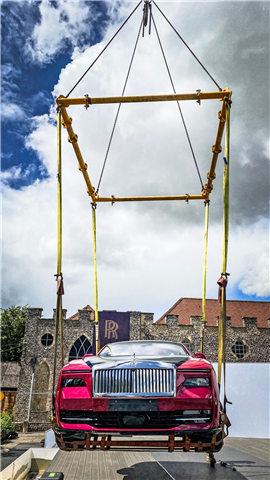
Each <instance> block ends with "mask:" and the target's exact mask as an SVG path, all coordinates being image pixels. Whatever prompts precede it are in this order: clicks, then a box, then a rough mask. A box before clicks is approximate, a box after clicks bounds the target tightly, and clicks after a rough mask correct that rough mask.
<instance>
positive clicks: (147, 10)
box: [142, 0, 152, 37]
mask: <svg viewBox="0 0 270 480" xmlns="http://www.w3.org/2000/svg"><path fill="white" fill-rule="evenodd" d="M151 16H152V5H151V1H149V0H144V7H143V31H142V36H143V37H144V29H145V27H147V24H148V19H149V31H148V33H149V35H150V34H151Z"/></svg>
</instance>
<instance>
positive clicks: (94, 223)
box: [92, 205, 100, 354]
mask: <svg viewBox="0 0 270 480" xmlns="http://www.w3.org/2000/svg"><path fill="white" fill-rule="evenodd" d="M92 225H93V252H94V276H95V279H94V281H95V332H96V354H97V353H98V351H99V345H100V342H99V323H98V283H97V247H96V237H97V233H96V232H97V228H96V206H95V205H93V206H92Z"/></svg>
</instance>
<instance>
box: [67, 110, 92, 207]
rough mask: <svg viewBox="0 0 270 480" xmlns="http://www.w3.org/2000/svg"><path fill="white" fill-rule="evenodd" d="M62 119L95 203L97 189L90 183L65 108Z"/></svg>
mask: <svg viewBox="0 0 270 480" xmlns="http://www.w3.org/2000/svg"><path fill="white" fill-rule="evenodd" d="M62 117H63V124H64V127H65V128H66V129H67V132H68V135H69V137H68V140H69V142H70V143H72V146H73V149H74V152H75V154H76V157H77V159H78V162H79V170H81V172H82V174H83V176H84V180H85V183H86V185H87V193H88V195H90V197H91V198H92V200H93V202H94V203H95V195H94V192H95V189H94V187H93V185H92V183H91V181H90V178H89V175H88V173H87V164H86V163H84V160H83V157H82V154H81V151H80V148H79V145H78V137H77V135H75V133H74V131H73V128H72V126H71V124H72V119H71V118H70V117H69V116H68V113H67V111H66V109H65V107H62Z"/></svg>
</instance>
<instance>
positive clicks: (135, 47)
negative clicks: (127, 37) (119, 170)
mask: <svg viewBox="0 0 270 480" xmlns="http://www.w3.org/2000/svg"><path fill="white" fill-rule="evenodd" d="M142 25H143V20H142V21H141V24H140V28H139V32H138V35H137V38H136V42H135V45H134V49H133V52H132V56H131V60H130V64H129V67H128V72H127V76H126V80H125V83H124V88H123V90H122V97H123V96H124V93H125V91H126V86H127V82H128V79H129V74H130V71H131V67H132V64H133V60H134V56H135V52H136V50H137V45H138V41H139V37H140V33H141V29H142ZM121 105H122V103H119V105H118V109H117V112H116V116H115V120H114V124H113V128H112V132H111V136H110V140H109V144H108V147H107V151H106V155H105V158H104V162H103V166H102V169H101V173H100V177H99V181H98V186H97V190H96V193H97V194H98V191H99V187H100V184H101V180H102V177H103V173H104V169H105V165H106V163H107V158H108V155H109V151H110V148H111V144H112V139H113V135H114V132H115V127H116V123H117V120H118V117H119V112H120V109H121Z"/></svg>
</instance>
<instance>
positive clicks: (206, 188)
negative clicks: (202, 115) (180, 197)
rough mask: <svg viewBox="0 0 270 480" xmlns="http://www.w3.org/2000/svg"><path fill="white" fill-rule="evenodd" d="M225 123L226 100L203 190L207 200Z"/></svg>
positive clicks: (211, 188)
mask: <svg viewBox="0 0 270 480" xmlns="http://www.w3.org/2000/svg"><path fill="white" fill-rule="evenodd" d="M225 123H226V104H225V100H224V101H223V104H222V108H221V111H220V112H219V124H218V130H217V136H216V142H215V144H214V145H213V147H212V152H213V153H212V160H211V165H210V170H209V172H208V174H207V183H206V185H205V186H204V191H203V194H204V195H205V198H206V199H207V200H208V199H209V195H210V193H211V191H212V190H213V180H214V179H215V178H216V173H215V170H216V165H217V160H218V155H219V153H220V152H221V151H222V147H221V142H222V136H223V131H224V126H225Z"/></svg>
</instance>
